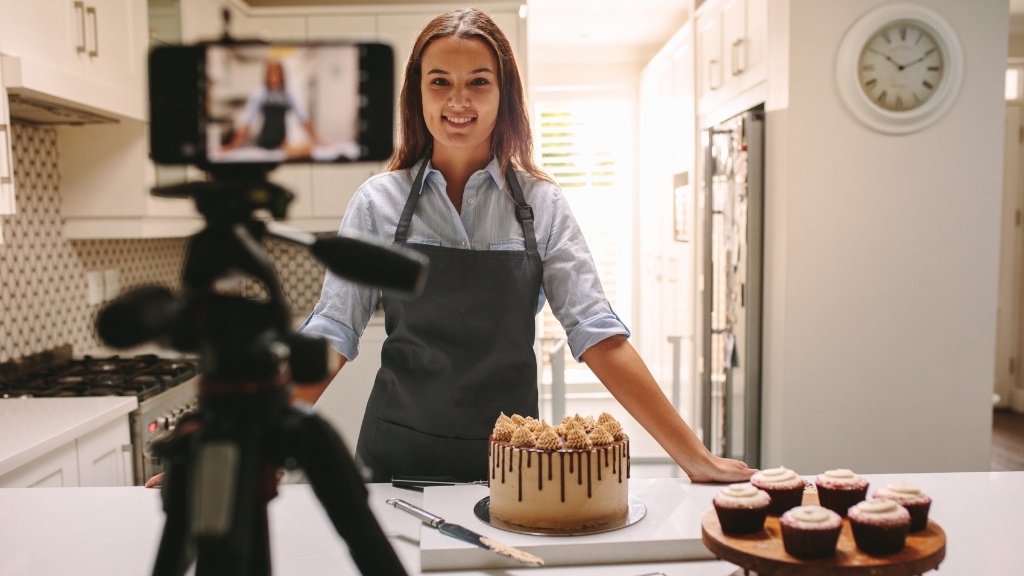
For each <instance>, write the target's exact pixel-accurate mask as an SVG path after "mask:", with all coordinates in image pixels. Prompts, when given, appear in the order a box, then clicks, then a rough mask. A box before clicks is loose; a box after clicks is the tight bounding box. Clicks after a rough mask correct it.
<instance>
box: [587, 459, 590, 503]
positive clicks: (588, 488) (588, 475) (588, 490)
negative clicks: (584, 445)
mask: <svg viewBox="0 0 1024 576" xmlns="http://www.w3.org/2000/svg"><path fill="white" fill-rule="evenodd" d="M587 498H590V451H589V450H588V451H587Z"/></svg>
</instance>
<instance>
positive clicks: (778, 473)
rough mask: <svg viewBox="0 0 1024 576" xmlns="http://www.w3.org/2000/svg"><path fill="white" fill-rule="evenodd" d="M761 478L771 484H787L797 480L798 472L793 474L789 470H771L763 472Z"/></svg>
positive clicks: (783, 468)
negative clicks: (786, 482) (788, 481)
mask: <svg viewBox="0 0 1024 576" xmlns="http://www.w3.org/2000/svg"><path fill="white" fill-rule="evenodd" d="M761 476H763V477H764V479H765V480H767V481H769V482H785V481H787V480H792V479H794V478H796V472H793V471H792V470H790V469H789V468H785V467H781V466H780V467H779V468H769V469H767V470H762V471H761Z"/></svg>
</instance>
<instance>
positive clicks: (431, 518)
mask: <svg viewBox="0 0 1024 576" xmlns="http://www.w3.org/2000/svg"><path fill="white" fill-rule="evenodd" d="M387 502H388V504H391V505H392V506H394V507H395V508H398V509H399V510H402V511H403V512H408V513H409V514H412V515H413V516H415V517H417V518H419V519H420V520H422V521H423V522H424V523H425V524H427V525H429V526H430V527H431V528H437V531H438V532H440V533H441V534H444V535H446V536H451V537H452V538H456V539H458V540H462V541H463V542H469V543H470V544H473V545H474V546H479V547H481V548H483V549H484V550H490V551H491V552H494V553H495V554H501V555H502V556H506V557H508V558H511V559H513V560H515V561H517V562H522V563H523V564H531V565H533V566H543V565H544V560H542V559H541V558H538V557H537V556H534V555H533V554H528V553H526V552H523V551H522V550H519V549H517V548H513V547H511V546H507V545H505V544H502V543H501V542H497V541H495V540H492V539H490V538H488V537H486V536H481V535H479V534H477V533H476V532H473V531H472V530H469V529H467V528H463V527H462V526H459V525H458V524H452V523H450V522H445V521H444V518H441V517H440V516H435V515H433V514H431V513H430V512H427V511H426V510H424V509H422V508H418V507H416V506H413V505H412V504H409V503H408V502H406V501H405V500H399V499H398V498H389V499H388V501H387Z"/></svg>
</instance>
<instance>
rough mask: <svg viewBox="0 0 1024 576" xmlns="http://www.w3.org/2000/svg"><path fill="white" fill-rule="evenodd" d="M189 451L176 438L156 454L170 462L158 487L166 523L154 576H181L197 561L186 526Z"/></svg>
mask: <svg viewBox="0 0 1024 576" xmlns="http://www.w3.org/2000/svg"><path fill="white" fill-rule="evenodd" d="M188 450H189V442H188V441H187V439H186V438H182V437H180V436H177V437H175V438H173V439H172V440H171V441H170V442H169V443H168V444H167V445H165V446H164V447H163V448H162V449H161V450H159V452H158V454H159V455H160V457H161V458H166V459H167V460H169V461H170V467H169V468H168V470H167V473H166V474H165V475H164V481H163V487H162V488H161V498H162V499H163V504H164V513H165V514H166V520H164V531H163V535H162V536H161V537H160V548H159V549H158V551H157V554H156V564H155V565H154V566H153V576H182V575H183V574H185V572H186V571H188V569H189V567H190V566H191V565H192V562H193V561H195V558H196V549H195V545H194V544H193V543H192V542H191V539H190V538H189V526H188V523H189V515H188V501H187V497H188V491H187V486H188V475H187V470H188V464H187V463H188V456H187V452H188Z"/></svg>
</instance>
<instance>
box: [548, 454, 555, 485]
mask: <svg viewBox="0 0 1024 576" xmlns="http://www.w3.org/2000/svg"><path fill="white" fill-rule="evenodd" d="M554 457H555V455H554V454H553V453H551V452H548V480H549V481H550V480H551V469H552V468H554V466H552V465H551V459H552V458H554Z"/></svg>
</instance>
